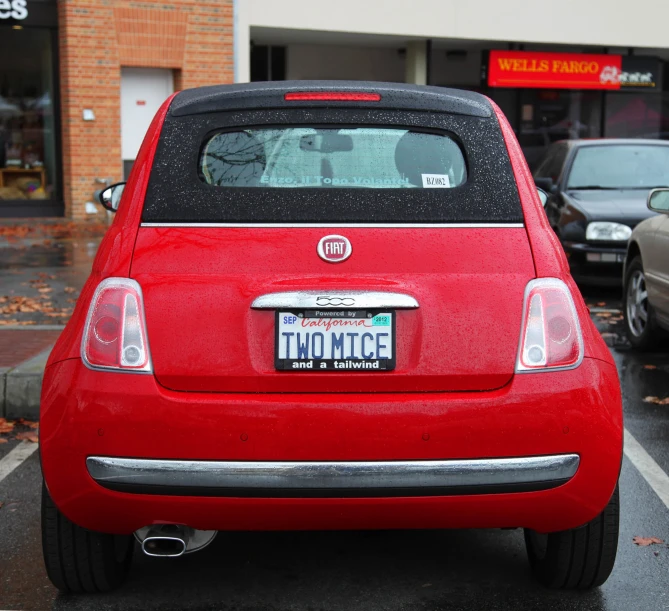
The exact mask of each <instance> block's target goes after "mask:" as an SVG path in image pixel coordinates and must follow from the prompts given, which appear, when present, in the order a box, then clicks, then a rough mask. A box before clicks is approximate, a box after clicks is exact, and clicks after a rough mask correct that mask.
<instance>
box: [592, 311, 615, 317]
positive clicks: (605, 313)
mask: <svg viewBox="0 0 669 611" xmlns="http://www.w3.org/2000/svg"><path fill="white" fill-rule="evenodd" d="M595 316H598V317H599V318H610V317H611V316H613V314H611V312H595Z"/></svg>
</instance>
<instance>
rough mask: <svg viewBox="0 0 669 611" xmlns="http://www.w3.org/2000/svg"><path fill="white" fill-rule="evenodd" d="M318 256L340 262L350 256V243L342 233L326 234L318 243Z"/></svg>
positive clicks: (329, 260) (332, 261) (325, 259)
mask: <svg viewBox="0 0 669 611" xmlns="http://www.w3.org/2000/svg"><path fill="white" fill-rule="evenodd" d="M317 250H318V256H319V257H320V258H321V259H323V260H324V261H328V262H330V263H341V262H342V261H346V259H348V258H349V257H350V256H351V251H352V248H351V243H350V242H349V241H348V238H345V237H344V236H343V235H326V236H325V237H324V238H321V241H320V242H319V243H318V249H317Z"/></svg>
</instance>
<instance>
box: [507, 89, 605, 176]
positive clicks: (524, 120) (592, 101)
mask: <svg viewBox="0 0 669 611" xmlns="http://www.w3.org/2000/svg"><path fill="white" fill-rule="evenodd" d="M601 108H602V94H601V92H598V91H559V90H551V89H536V90H535V89H525V90H522V91H521V95H520V129H519V130H518V139H519V141H520V145H521V146H522V148H523V152H524V153H525V156H526V158H527V161H528V163H529V164H530V167H531V168H532V169H535V168H536V167H537V164H538V163H539V162H540V161H541V159H542V157H543V156H544V153H545V152H546V149H547V148H548V146H549V145H550V144H552V143H553V142H557V141H558V140H574V139H577V138H597V137H599V136H600V135H601Z"/></svg>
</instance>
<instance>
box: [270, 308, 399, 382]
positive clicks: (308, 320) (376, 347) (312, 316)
mask: <svg viewBox="0 0 669 611" xmlns="http://www.w3.org/2000/svg"><path fill="white" fill-rule="evenodd" d="M274 350H275V352H274V355H275V357H274V365H275V367H276V368H277V369H280V370H282V371H342V372H343V371H345V372H349V371H350V372H355V371H364V372H374V371H390V370H392V369H394V368H395V312H393V311H384V312H379V311H374V312H370V311H368V310H302V311H295V312H287V311H283V312H279V311H277V313H276V341H275V349H274Z"/></svg>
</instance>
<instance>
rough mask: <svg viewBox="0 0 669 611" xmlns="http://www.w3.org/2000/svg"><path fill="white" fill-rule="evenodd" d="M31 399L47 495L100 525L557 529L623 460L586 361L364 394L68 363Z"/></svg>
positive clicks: (588, 502) (603, 367)
mask: <svg viewBox="0 0 669 611" xmlns="http://www.w3.org/2000/svg"><path fill="white" fill-rule="evenodd" d="M41 409H42V418H41V424H40V437H41V440H40V441H41V456H42V467H43V472H44V477H45V480H46V484H47V486H48V488H49V492H50V494H51V496H52V498H53V500H54V502H55V503H56V505H57V506H58V507H59V508H60V510H61V511H62V512H63V513H65V515H67V517H68V518H70V520H72V521H73V522H74V523H76V524H78V525H80V526H83V527H85V528H89V529H91V530H97V531H101V532H111V533H130V532H133V531H135V530H137V529H139V528H141V527H143V526H147V525H150V524H154V523H170V524H185V525H188V526H191V527H193V528H198V529H202V530H292V529H295V530H320V529H386V528H479V527H490V528H492V527H517V526H524V527H529V528H534V529H536V530H539V531H543V532H548V531H556V530H564V529H567V528H574V527H576V526H580V525H582V524H584V523H586V522H588V521H589V520H591V519H592V518H594V517H595V516H596V515H597V514H599V513H600V512H601V510H602V509H603V508H604V506H605V505H606V503H607V502H608V500H609V498H610V496H611V494H612V493H613V490H614V488H615V485H616V482H617V479H618V475H619V470H620V463H621V458H622V413H621V411H622V410H621V399H620V390H619V383H618V378H617V373H616V370H615V367H614V366H612V365H611V364H609V363H605V362H603V361H600V360H597V359H591V358H586V359H584V361H583V363H582V365H581V366H580V367H578V368H577V369H574V370H570V371H562V372H552V373H541V374H522V375H516V376H514V378H513V380H512V382H510V383H509V384H507V385H506V386H505V387H504V388H501V389H498V390H495V391H489V392H477V393H474V392H463V393H455V392H454V393H403V394H391V393H388V394H384V393H374V394H368V395H362V394H346V393H341V394H338V393H329V394H310V395H307V394H304V395H297V394H294V395H291V394H257V395H249V394H243V395H242V394H233V393H231V394H221V393H185V392H174V391H170V390H167V389H164V388H163V387H161V386H160V385H159V384H158V383H157V382H156V380H155V379H154V378H153V377H152V376H150V375H131V374H120V373H109V372H96V371H91V370H89V369H87V368H86V367H84V366H83V365H82V363H81V361H80V360H79V359H69V360H66V361H62V362H59V363H56V364H54V365H51V366H50V367H48V368H47V370H46V371H45V379H44V384H43V395H42V407H41ZM565 456H567V457H568V458H562V457H565ZM577 461H578V462H577ZM87 463H88V464H87ZM91 465H95V467H91ZM174 467H176V469H175V468H174ZM276 469H278V470H279V471H281V473H280V474H279V475H277V473H276ZM150 486H155V488H153V489H152V488H150ZM226 488H227V489H226ZM231 493H232V494H233V495H234V496H231V495H230V494H231Z"/></svg>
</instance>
